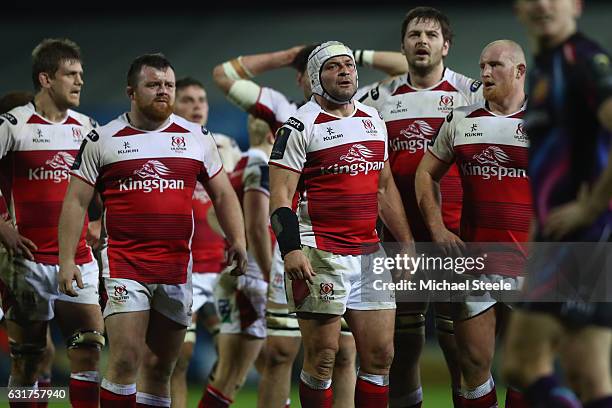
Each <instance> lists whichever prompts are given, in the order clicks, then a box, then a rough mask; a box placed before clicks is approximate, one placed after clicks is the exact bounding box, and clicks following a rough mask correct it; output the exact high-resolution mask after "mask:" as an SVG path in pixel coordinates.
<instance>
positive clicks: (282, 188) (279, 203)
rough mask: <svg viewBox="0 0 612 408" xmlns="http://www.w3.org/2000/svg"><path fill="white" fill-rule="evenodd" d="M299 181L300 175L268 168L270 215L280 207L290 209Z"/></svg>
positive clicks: (272, 166) (277, 168)
mask: <svg viewBox="0 0 612 408" xmlns="http://www.w3.org/2000/svg"><path fill="white" fill-rule="evenodd" d="M299 180H300V173H296V172H294V171H291V170H287V169H283V168H281V167H278V166H274V165H271V166H270V214H272V213H273V212H274V211H276V210H277V209H278V208H281V207H289V208H291V202H292V201H293V196H294V194H295V190H296V188H297V185H298V181H299Z"/></svg>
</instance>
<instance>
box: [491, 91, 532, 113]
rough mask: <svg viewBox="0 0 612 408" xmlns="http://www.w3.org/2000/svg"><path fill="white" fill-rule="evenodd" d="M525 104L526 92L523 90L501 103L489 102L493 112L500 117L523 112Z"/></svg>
mask: <svg viewBox="0 0 612 408" xmlns="http://www.w3.org/2000/svg"><path fill="white" fill-rule="evenodd" d="M524 104H525V92H523V91H522V90H521V91H519V92H515V93H513V94H510V95H508V96H507V97H506V98H504V99H503V100H502V101H501V102H493V101H487V105H488V108H489V110H490V111H491V112H493V113H494V114H496V115H500V116H508V115H510V114H512V113H515V112H518V111H520V110H521V107H523V105H524Z"/></svg>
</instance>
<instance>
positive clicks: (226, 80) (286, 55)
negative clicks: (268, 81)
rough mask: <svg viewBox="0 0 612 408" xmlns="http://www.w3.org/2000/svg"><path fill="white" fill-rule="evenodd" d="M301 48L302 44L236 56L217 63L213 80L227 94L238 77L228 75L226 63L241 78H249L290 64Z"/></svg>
mask: <svg viewBox="0 0 612 408" xmlns="http://www.w3.org/2000/svg"><path fill="white" fill-rule="evenodd" d="M301 49H302V46H296V47H292V48H289V49H287V50H281V51H275V52H267V53H263V54H254V55H245V56H243V57H240V58H234V59H232V60H230V61H227V62H225V63H222V64H219V65H217V66H216V67H215V68H214V69H213V80H214V81H215V84H216V85H217V86H218V87H219V88H220V89H221V90H222V91H223V92H224V93H225V94H226V95H227V94H228V93H229V91H230V89H231V87H232V85H234V82H236V80H237V78H231V77H230V76H228V75H227V73H226V72H225V71H226V70H225V68H224V66H223V65H224V64H228V63H229V64H230V65H231V67H232V68H233V69H234V70H235V72H236V74H238V76H239V77H240V78H242V79H249V78H251V77H254V76H257V75H260V74H262V73H264V72H266V71H271V70H273V69H278V68H284V67H288V66H290V65H291V63H292V62H293V59H294V58H295V55H296V54H297V53H298V52H299V51H300V50H301ZM249 74H250V75H249Z"/></svg>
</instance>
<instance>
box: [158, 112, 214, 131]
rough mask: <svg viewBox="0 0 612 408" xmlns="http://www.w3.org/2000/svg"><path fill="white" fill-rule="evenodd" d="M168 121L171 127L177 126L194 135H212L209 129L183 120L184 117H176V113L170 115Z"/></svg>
mask: <svg viewBox="0 0 612 408" xmlns="http://www.w3.org/2000/svg"><path fill="white" fill-rule="evenodd" d="M168 120H169V122H170V126H172V124H176V125H178V126H180V127H181V128H183V129H185V130H187V131H188V132H189V133H194V134H196V135H199V134H201V133H210V131H209V130H208V129H206V128H205V127H204V126H202V125H200V124H199V123H196V122H191V121H189V120H187V119H185V118H183V117H182V116H179V115H175V114H174V113H173V114H171V115H170V118H168Z"/></svg>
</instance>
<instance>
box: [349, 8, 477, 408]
mask: <svg viewBox="0 0 612 408" xmlns="http://www.w3.org/2000/svg"><path fill="white" fill-rule="evenodd" d="M452 42H453V32H452V29H451V25H450V21H449V19H448V17H447V16H446V15H445V14H443V13H442V12H440V11H439V10H437V9H435V8H432V7H416V8H414V9H412V10H410V11H409V12H408V13H407V14H406V17H405V18H404V20H403V22H402V27H401V50H402V53H403V54H404V55H405V59H406V62H407V63H408V73H407V74H406V75H402V76H399V77H396V78H394V79H392V80H387V81H383V82H382V83H381V84H380V85H379V86H377V87H375V88H374V89H372V90H371V91H370V92H369V93H368V94H367V95H366V96H365V97H362V98H361V99H360V101H361V102H363V103H365V104H366V105H370V106H373V107H375V108H376V109H377V110H378V111H379V112H380V114H381V115H382V117H383V119H384V120H385V123H386V125H387V131H388V132H389V164H390V166H391V172H392V173H393V178H394V180H395V184H396V185H397V187H398V189H399V191H400V195H401V197H402V202H403V204H404V210H405V212H406V214H407V215H408V218H409V222H410V228H411V230H412V232H413V234H414V237H415V241H416V242H427V241H431V236H430V234H429V231H428V230H427V227H426V226H425V224H424V222H423V219H422V217H421V216H420V212H419V208H418V205H417V200H416V197H415V193H414V177H415V173H416V169H417V167H418V165H419V163H420V161H421V159H422V158H423V155H424V154H425V152H426V151H427V144H428V142H429V141H430V140H432V139H433V138H435V136H436V134H437V133H438V130H439V128H440V126H441V124H442V122H443V120H444V117H445V116H446V115H448V113H449V112H451V111H452V109H454V108H458V107H460V106H464V105H469V104H473V103H476V102H478V101H481V100H482V91H481V84H480V82H479V81H475V80H473V79H471V78H468V77H466V76H464V75H461V74H459V73H457V72H455V71H453V70H451V69H450V68H448V67H446V66H445V64H444V59H445V58H446V57H447V55H448V53H449V51H450V48H451V45H452ZM440 188H441V193H442V212H443V216H444V223H445V225H446V226H447V228H449V229H450V230H451V231H454V232H455V233H456V232H458V229H459V219H460V217H461V195H462V190H461V182H460V180H459V176H458V173H457V168H456V166H454V165H453V166H452V167H451V169H450V171H449V172H448V174H447V175H446V176H445V177H444V179H443V180H442V183H441V187H440ZM383 240H384V241H388V242H394V241H397V239H396V238H395V237H393V235H392V234H391V233H390V232H389V230H385V231H383ZM397 300H398V310H397V315H396V322H395V330H396V331H395V339H394V341H395V344H396V347H395V359H394V360H393V365H392V366H391V377H390V391H389V392H390V398H391V401H390V404H391V407H392V408H408V407H415V408H416V407H420V405H421V403H422V401H423V390H422V387H421V379H420V370H419V359H420V355H421V352H422V350H423V346H424V344H425V312H426V311H427V302H425V301H424V300H426V299H413V300H410V299H402V298H400V299H397ZM435 307H436V319H435V321H436V331H437V336H438V341H439V343H440V346H441V348H442V351H443V352H444V356H445V359H446V363H447V366H448V367H449V371H450V375H451V386H452V389H453V400H454V401H455V405H457V404H458V403H459V401H458V398H459V397H458V395H459V390H460V387H461V371H460V370H459V363H458V355H457V349H456V344H455V340H454V337H453V323H452V319H451V317H450V310H449V305H448V304H445V303H438V304H436V306H435ZM400 345H401V347H400Z"/></svg>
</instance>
